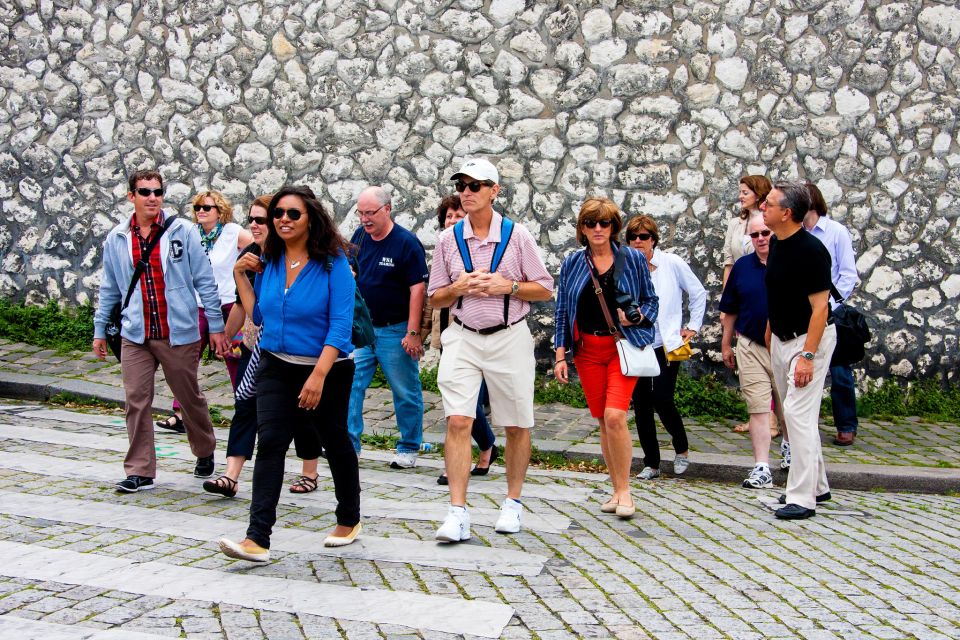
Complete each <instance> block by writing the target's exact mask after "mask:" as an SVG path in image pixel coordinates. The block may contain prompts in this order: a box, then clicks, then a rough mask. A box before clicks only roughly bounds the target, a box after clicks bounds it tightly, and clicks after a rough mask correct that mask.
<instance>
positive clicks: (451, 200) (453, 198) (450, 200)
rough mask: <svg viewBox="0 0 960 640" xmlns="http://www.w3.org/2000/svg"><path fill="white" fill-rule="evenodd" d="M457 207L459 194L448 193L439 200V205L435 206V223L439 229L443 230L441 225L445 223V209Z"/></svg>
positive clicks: (458, 205) (458, 206)
mask: <svg viewBox="0 0 960 640" xmlns="http://www.w3.org/2000/svg"><path fill="white" fill-rule="evenodd" d="M459 208H460V196H458V195H457V194H453V195H449V196H447V197H446V198H444V199H443V200H441V201H440V206H438V207H437V224H438V225H439V226H440V231H443V225H445V224H446V223H447V209H459Z"/></svg>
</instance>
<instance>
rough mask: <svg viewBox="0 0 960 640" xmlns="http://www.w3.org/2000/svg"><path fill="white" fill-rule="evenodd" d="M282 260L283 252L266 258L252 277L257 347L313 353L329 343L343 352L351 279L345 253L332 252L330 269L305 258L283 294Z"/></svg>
mask: <svg viewBox="0 0 960 640" xmlns="http://www.w3.org/2000/svg"><path fill="white" fill-rule="evenodd" d="M285 261H286V258H285V256H283V255H281V256H280V259H279V260H271V261H270V262H268V263H267V264H266V265H265V266H264V269H263V273H261V274H260V275H258V276H257V282H256V285H255V289H256V291H257V307H256V309H255V310H254V316H255V317H254V320H255V321H256V320H260V319H262V326H263V335H262V336H261V338H260V348H261V349H262V350H264V351H270V352H272V353H286V354H289V355H294V356H308V357H318V356H319V355H320V352H321V351H323V347H324V346H325V345H330V346H333V347H336V348H337V351H339V352H340V356H341V357H344V356H347V355H349V354H350V353H351V352H352V351H353V344H352V343H351V342H350V337H351V334H352V331H353V298H354V290H355V288H356V283H355V281H354V279H353V272H351V271H350V265H349V264H348V263H347V258H346V257H345V256H344V255H343V254H340V255H338V256H337V257H336V258H335V259H334V260H333V269H332V270H331V271H327V269H326V266H325V265H324V264H323V263H320V262H317V261H316V260H312V259H311V260H308V261H307V264H305V265H304V266H303V270H302V271H300V273H299V275H297V279H296V280H294V281H293V284H292V285H291V286H290V289H289V290H288V291H287V292H286V294H284V291H283V290H284V287H285V285H286V269H285V268H284V265H285Z"/></svg>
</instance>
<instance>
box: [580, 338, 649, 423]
mask: <svg viewBox="0 0 960 640" xmlns="http://www.w3.org/2000/svg"><path fill="white" fill-rule="evenodd" d="M579 338H580V340H581V342H580V346H579V348H578V349H577V351H576V353H575V354H574V356H573V362H574V363H575V364H576V365H577V373H578V374H579V375H580V384H582V385H583V394H584V395H585V396H586V397H587V406H588V407H589V408H590V415H592V416H593V417H594V418H602V417H603V412H604V410H605V409H620V410H621V411H626V410H627V409H629V408H630V399H631V397H632V396H633V388H634V387H635V386H636V384H637V379H636V378H630V377H627V376H625V375H623V374H622V373H620V357H619V356H618V355H617V343H616V338H614V337H613V336H595V335H592V334H589V333H581V334H580V335H579Z"/></svg>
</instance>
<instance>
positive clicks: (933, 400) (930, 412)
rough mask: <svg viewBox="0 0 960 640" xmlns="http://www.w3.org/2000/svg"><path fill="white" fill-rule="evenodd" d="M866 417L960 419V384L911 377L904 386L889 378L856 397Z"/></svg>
mask: <svg viewBox="0 0 960 640" xmlns="http://www.w3.org/2000/svg"><path fill="white" fill-rule="evenodd" d="M857 415H859V416H860V417H864V418H874V419H877V418H887V419H889V418H897V417H903V416H919V417H921V418H924V419H926V420H936V421H944V422H957V421H960V386H957V385H954V384H944V383H942V382H941V381H940V380H935V379H930V380H912V381H910V382H908V383H907V384H906V385H905V386H901V385H900V384H898V383H897V382H895V381H893V380H891V379H889V378H888V379H886V380H884V381H883V382H882V383H880V384H877V385H872V386H871V387H870V388H869V389H867V391H866V393H864V394H862V395H861V396H860V397H859V398H858V400H857Z"/></svg>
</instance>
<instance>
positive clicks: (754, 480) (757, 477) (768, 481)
mask: <svg viewBox="0 0 960 640" xmlns="http://www.w3.org/2000/svg"><path fill="white" fill-rule="evenodd" d="M742 486H743V488H744V489H769V488H771V487H772V486H773V475H772V474H771V473H770V469H769V467H754V468H753V470H752V471H751V472H750V475H749V476H747V479H746V480H744V481H743V485H742Z"/></svg>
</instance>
